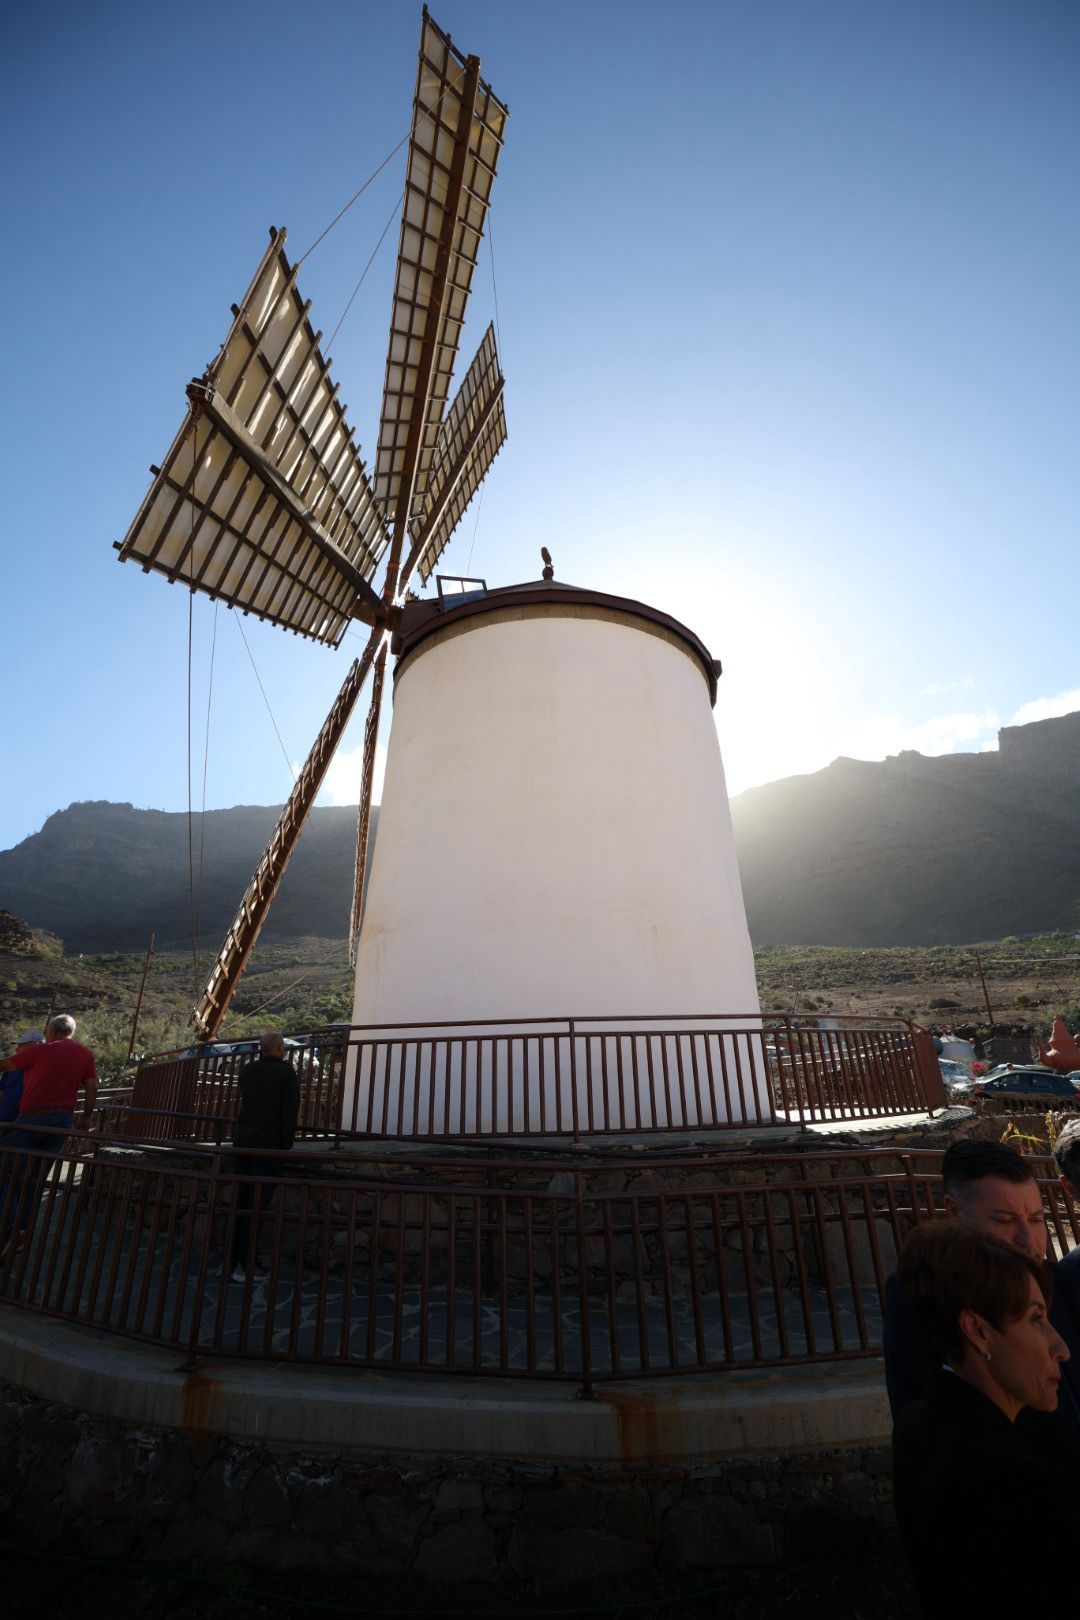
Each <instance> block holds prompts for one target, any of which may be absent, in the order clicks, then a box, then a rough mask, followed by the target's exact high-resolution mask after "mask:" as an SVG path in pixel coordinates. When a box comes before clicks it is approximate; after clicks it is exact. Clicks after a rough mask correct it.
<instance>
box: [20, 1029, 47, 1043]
mask: <svg viewBox="0 0 1080 1620" xmlns="http://www.w3.org/2000/svg"><path fill="white" fill-rule="evenodd" d="M44 1040H45V1037H44V1035H43V1034H42V1033H41V1031H40V1029H28V1030H25V1031H24V1032H23V1034H21V1035H20V1036H19V1038H18V1040H17V1041H16V1042H15V1045H16V1046H41V1045H42V1043H43V1042H44Z"/></svg>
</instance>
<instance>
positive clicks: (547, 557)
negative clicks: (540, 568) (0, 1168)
mask: <svg viewBox="0 0 1080 1620" xmlns="http://www.w3.org/2000/svg"><path fill="white" fill-rule="evenodd" d="M540 555H541V557H542V558H543V559H544V578H545V579H554V578H555V570H554V568H553V567H552V566H551V552H550V551H549V550H548V548H547V546H541V547H540Z"/></svg>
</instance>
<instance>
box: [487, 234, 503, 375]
mask: <svg viewBox="0 0 1080 1620" xmlns="http://www.w3.org/2000/svg"><path fill="white" fill-rule="evenodd" d="M491 214H492V210H491V208H490V207H489V208H488V216H487V241H488V257H489V259H490V261H491V297H492V300H493V302H494V305H495V343H496V345H497V347H498V350H499V355H500V357H501V355H502V331H501V329H500V327H499V289H498V287H497V286H496V285H495V237H494V235H493V233H492V229H491Z"/></svg>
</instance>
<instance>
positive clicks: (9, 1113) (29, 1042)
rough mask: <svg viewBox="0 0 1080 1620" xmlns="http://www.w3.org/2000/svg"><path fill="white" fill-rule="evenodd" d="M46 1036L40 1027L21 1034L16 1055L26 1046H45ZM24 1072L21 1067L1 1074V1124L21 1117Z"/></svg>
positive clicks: (16, 1044) (16, 1046) (9, 1122)
mask: <svg viewBox="0 0 1080 1620" xmlns="http://www.w3.org/2000/svg"><path fill="white" fill-rule="evenodd" d="M44 1044H45V1037H44V1035H43V1034H42V1033H41V1031H40V1029H28V1030H27V1031H26V1034H25V1035H20V1036H19V1039H18V1040H17V1041H16V1043H15V1055H16V1057H17V1056H18V1055H19V1053H20V1052H21V1051H22V1050H23V1048H24V1047H26V1046H44ZM22 1089H23V1072H22V1070H21V1069H8V1070H6V1071H5V1072H4V1073H3V1074H0V1125H10V1124H11V1123H12V1121H13V1120H16V1119H18V1117H19V1104H20V1102H21V1101H22Z"/></svg>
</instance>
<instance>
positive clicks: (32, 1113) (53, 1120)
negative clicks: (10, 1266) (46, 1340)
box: [0, 1013, 97, 1259]
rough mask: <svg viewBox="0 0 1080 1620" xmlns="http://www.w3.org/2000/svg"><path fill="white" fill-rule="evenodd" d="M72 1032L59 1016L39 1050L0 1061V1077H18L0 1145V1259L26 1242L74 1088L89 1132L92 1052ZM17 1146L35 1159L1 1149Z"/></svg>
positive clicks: (60, 1145) (67, 1121) (93, 1096)
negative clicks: (10, 1121) (14, 1073)
mask: <svg viewBox="0 0 1080 1620" xmlns="http://www.w3.org/2000/svg"><path fill="white" fill-rule="evenodd" d="M74 1034H75V1020H74V1018H71V1017H69V1015H68V1014H67V1013H59V1014H57V1016H56V1017H55V1018H50V1019H49V1022H48V1024H47V1025H46V1026H45V1039H44V1041H43V1043H42V1044H41V1045H40V1046H27V1047H24V1048H23V1049H22V1050H20V1051H19V1052H18V1053H16V1055H15V1056H14V1057H9V1058H4V1059H3V1060H0V1073H3V1072H6V1071H11V1070H15V1069H21V1070H22V1074H23V1089H22V1096H21V1098H20V1099H19V1114H18V1118H17V1120H16V1123H15V1126H14V1127H13V1128H9V1129H8V1130H6V1131H5V1132H4V1133H3V1140H2V1141H0V1149H3V1150H5V1164H4V1168H3V1171H0V1229H2V1231H3V1235H4V1238H5V1240H6V1241H5V1247H4V1251H3V1254H0V1259H2V1258H5V1257H6V1256H7V1255H8V1254H10V1253H11V1251H12V1250H13V1249H14V1250H18V1249H21V1248H23V1247H24V1246H25V1244H26V1242H27V1240H28V1238H29V1235H30V1227H31V1225H32V1223H33V1217H34V1213H35V1211H36V1209H37V1202H38V1197H39V1196H40V1190H41V1187H42V1185H43V1183H44V1180H45V1177H46V1176H47V1175H48V1173H49V1170H50V1169H51V1167H52V1165H53V1164H54V1163H55V1162H56V1160H57V1159H59V1157H60V1155H61V1154H62V1153H63V1151H64V1141H65V1136H66V1133H67V1132H68V1131H70V1129H71V1127H72V1123H73V1121H74V1115H75V1103H76V1101H77V1099H78V1095H79V1092H80V1090H81V1091H82V1093H83V1115H82V1123H83V1125H84V1127H86V1128H87V1129H89V1126H90V1122H91V1119H92V1117H93V1113H94V1104H95V1103H96V1102H97V1069H96V1067H95V1065H94V1054H93V1053H92V1052H91V1050H90V1048H89V1047H88V1046H80V1044H79V1042H78V1041H76V1040H73V1039H72V1036H73V1035H74ZM18 1148H25V1149H30V1150H34V1151H35V1152H36V1154H38V1155H41V1156H40V1157H37V1156H35V1157H31V1156H30V1154H29V1153H19V1152H14V1153H9V1152H8V1151H7V1150H10V1149H18ZM13 1228H14V1236H12V1230H13Z"/></svg>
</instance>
